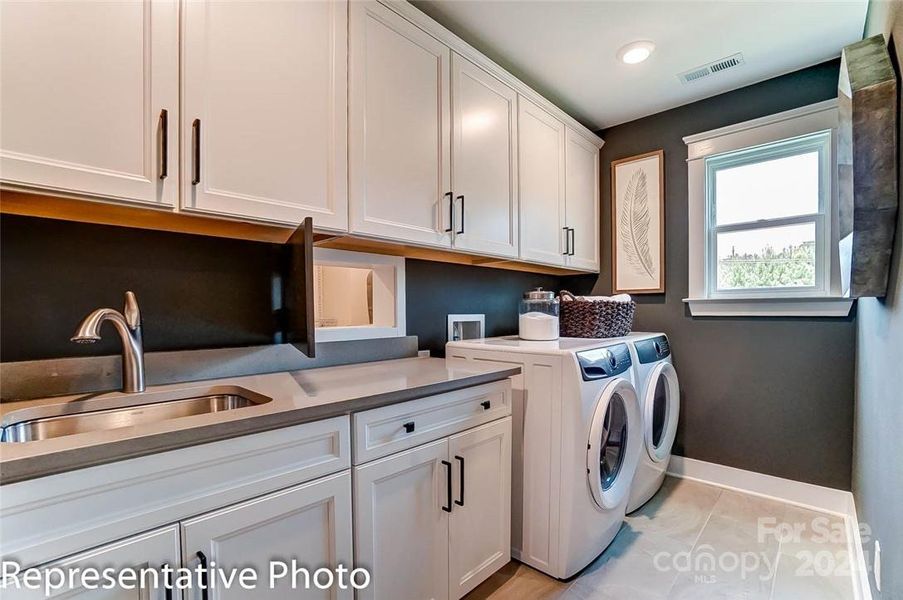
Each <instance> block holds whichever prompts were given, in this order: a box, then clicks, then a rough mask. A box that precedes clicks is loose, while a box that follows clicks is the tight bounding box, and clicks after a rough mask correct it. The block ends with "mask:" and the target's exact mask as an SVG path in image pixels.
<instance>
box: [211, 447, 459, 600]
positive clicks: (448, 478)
mask: <svg viewBox="0 0 903 600" xmlns="http://www.w3.org/2000/svg"><path fill="white" fill-rule="evenodd" d="M442 464H443V465H445V505H444V506H443V507H442V510H444V511H445V512H448V513H450V512H451V511H452V489H451V488H452V464H451V463H450V462H448V461H447V460H443V461H442ZM205 600H206V599H205Z"/></svg>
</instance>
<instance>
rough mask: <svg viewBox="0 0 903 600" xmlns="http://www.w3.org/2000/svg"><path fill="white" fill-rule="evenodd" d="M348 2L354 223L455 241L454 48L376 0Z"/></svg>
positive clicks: (403, 237) (393, 235) (372, 231)
mask: <svg viewBox="0 0 903 600" xmlns="http://www.w3.org/2000/svg"><path fill="white" fill-rule="evenodd" d="M350 10H351V16H350V23H349V27H350V36H351V37H350V57H349V68H350V76H349V85H350V91H349V99H348V101H349V115H350V119H351V121H350V131H351V134H350V140H349V144H350V148H349V157H350V164H349V169H350V174H349V175H350V178H349V181H350V190H349V198H350V204H351V206H350V218H351V231H352V232H353V233H360V234H365V235H370V236H374V237H381V238H387V239H394V240H400V241H408V242H413V243H416V244H424V245H432V246H446V247H447V246H450V245H451V240H452V236H451V224H450V221H449V211H450V202H451V185H450V169H449V162H450V161H449V150H450V140H449V135H450V120H451V119H450V111H449V74H450V70H449V57H450V50H449V49H448V47H447V46H445V45H444V44H442V43H440V42H439V41H437V40H436V39H435V38H434V37H432V36H430V35H428V34H427V33H426V32H424V31H423V30H422V29H420V28H419V27H416V26H414V25H413V24H411V23H410V22H409V21H407V20H406V19H404V18H402V17H401V16H399V15H398V14H397V13H395V12H394V11H392V10H391V9H389V8H387V7H386V6H383V5H382V4H379V3H377V2H375V1H363V0H362V1H355V2H352V3H351V9H350Z"/></svg>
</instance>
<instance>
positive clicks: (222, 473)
mask: <svg viewBox="0 0 903 600" xmlns="http://www.w3.org/2000/svg"><path fill="white" fill-rule="evenodd" d="M349 429H350V427H349V419H348V417H347V416H341V417H335V418H332V419H325V420H323V421H315V422H311V423H302V424H300V425H293V426H291V427H286V428H284V429H274V430H272V431H265V432H262V433H255V434H251V435H245V436H240V437H236V438H231V439H226V440H222V441H219V442H212V443H209V444H201V445H198V446H192V447H190V448H181V449H178V450H171V451H168V452H161V453H158V454H151V455H148V456H142V457H139V458H133V459H129V460H122V461H119V462H113V463H109V464H105V465H99V466H96V467H89V468H86V469H79V470H77V471H69V472H67V473H60V474H58V475H50V476H48V477H41V478H38V479H30V480H28V481H22V482H19V483H13V484H11V485H6V486H3V488H2V495H3V504H2V506H0V539H2V540H3V548H2V558H3V560H15V561H17V562H19V563H20V564H22V565H34V564H41V563H43V562H46V561H49V560H54V559H56V558H59V557H61V556H66V555H68V554H73V553H75V552H80V551H82V550H83V549H84V548H90V547H93V546H99V545H101V544H106V543H108V542H111V541H114V540H118V539H122V538H125V537H128V536H130V535H134V534H135V533H136V532H139V531H145V530H149V529H152V528H154V527H160V526H161V525H166V524H169V523H174V522H176V521H179V520H181V519H185V518H187V517H190V516H192V515H197V514H201V513H205V512H208V511H210V510H215V509H218V508H222V507H223V506H228V505H230V504H234V503H236V502H242V501H244V500H247V499H249V498H254V497H257V496H261V495H263V494H267V493H269V492H272V491H276V490H279V489H283V488H286V487H289V486H292V485H297V484H299V483H303V482H305V481H310V480H313V479H315V478H318V477H322V476H324V475H328V474H330V473H336V472H338V471H341V470H344V469H347V468H348V466H349V464H350V450H351V448H350V446H351V444H350V443H349V438H350V435H349V433H350V432H349Z"/></svg>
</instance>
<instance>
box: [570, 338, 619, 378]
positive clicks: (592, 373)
mask: <svg viewBox="0 0 903 600" xmlns="http://www.w3.org/2000/svg"><path fill="white" fill-rule="evenodd" d="M576 356H577V364H578V365H579V366H580V374H581V375H582V376H583V381H593V380H596V379H605V378H606V377H614V376H615V375H620V374H621V373H623V372H624V371H626V370H627V369H629V368H630V365H631V364H632V363H631V361H630V350H628V349H627V344H615V345H614V346H608V347H606V348H595V349H593V350H584V351H583V352H578V353H577V354H576Z"/></svg>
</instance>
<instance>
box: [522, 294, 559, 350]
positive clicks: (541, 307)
mask: <svg viewBox="0 0 903 600" xmlns="http://www.w3.org/2000/svg"><path fill="white" fill-rule="evenodd" d="M519 312H520V317H519V319H518V330H519V335H520V338H521V339H523V340H535V341H540V342H542V341H549V340H557V339H558V298H556V297H555V292H549V291H545V290H543V289H542V288H541V287H540V288H536V289H535V290H531V291H529V292H524V297H523V299H522V300H521V301H520V311H519Z"/></svg>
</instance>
